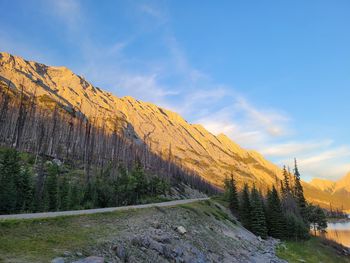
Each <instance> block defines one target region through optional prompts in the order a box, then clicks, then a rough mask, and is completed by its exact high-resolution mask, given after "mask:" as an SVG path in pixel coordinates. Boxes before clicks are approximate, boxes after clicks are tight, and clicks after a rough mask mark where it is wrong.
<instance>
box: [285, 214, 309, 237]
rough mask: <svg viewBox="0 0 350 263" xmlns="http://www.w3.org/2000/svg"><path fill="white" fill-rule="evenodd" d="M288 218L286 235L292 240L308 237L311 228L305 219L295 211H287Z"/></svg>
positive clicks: (286, 216)
mask: <svg viewBox="0 0 350 263" xmlns="http://www.w3.org/2000/svg"><path fill="white" fill-rule="evenodd" d="M285 218H286V233H287V235H286V237H287V238H288V239H292V240H296V241H297V240H300V239H306V238H308V236H309V235H308V233H309V228H308V227H307V226H306V225H305V223H304V221H303V220H302V219H301V218H300V217H298V216H296V215H295V214H293V213H290V212H287V213H286V215H285Z"/></svg>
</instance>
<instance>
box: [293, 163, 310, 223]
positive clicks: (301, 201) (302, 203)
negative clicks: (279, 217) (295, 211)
mask: <svg viewBox="0 0 350 263" xmlns="http://www.w3.org/2000/svg"><path fill="white" fill-rule="evenodd" d="M294 178H295V185H294V193H295V198H296V201H297V204H298V207H299V211H300V215H301V217H302V218H303V220H304V222H307V221H308V215H307V204H306V200H305V196H304V190H303V186H302V185H301V181H300V173H299V169H298V165H297V160H296V159H294Z"/></svg>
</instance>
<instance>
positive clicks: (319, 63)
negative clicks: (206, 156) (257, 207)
mask: <svg viewBox="0 0 350 263" xmlns="http://www.w3.org/2000/svg"><path fill="white" fill-rule="evenodd" d="M215 3H216V4H215ZM217 3H218V2H215V1H194V0H192V1H92V0H90V1H89V0H84V1H82V0H81V1H79V0H71V1H69V0H57V1H54V0H47V1H44V0H37V1H25V0H23V1H14V0H12V1H8V0H1V9H2V10H3V12H2V16H1V17H0V49H1V50H2V51H6V52H10V53H13V54H15V55H20V56H23V57H25V58H26V59H29V60H36V61H40V62H43V63H46V64H49V65H64V66H67V67H68V68H70V69H72V70H73V71H74V72H76V73H78V74H80V75H83V76H84V77H85V78H86V79H87V80H89V81H91V82H92V83H93V84H94V85H96V86H99V87H101V88H103V89H105V90H109V91H111V92H113V93H114V94H115V95H117V96H124V95H131V96H134V97H136V98H138V99H142V100H145V101H150V102H154V103H157V104H159V105H161V106H163V107H166V108H168V109H171V110H174V111H176V112H179V113H180V114H181V115H182V116H184V117H185V118H186V119H187V120H188V121H190V122H192V123H201V124H203V125H204V126H205V127H206V128H207V129H209V130H210V131H212V132H213V133H215V134H218V133H221V132H222V133H225V134H227V135H228V136H229V137H231V138H232V139H233V140H234V141H236V142H238V143H239V144H240V145H242V146H243V147H246V148H249V149H256V150H258V151H260V152H261V153H263V154H264V155H265V156H266V157H267V158H268V159H269V160H272V161H274V162H275V163H277V164H279V165H281V164H284V163H286V164H289V163H291V160H292V159H293V158H294V157H296V158H298V160H299V163H300V168H301V170H302V171H303V178H304V179H305V180H309V179H310V178H312V177H322V178H329V179H337V178H339V177H341V176H343V175H345V173H346V172H347V171H350V161H349V160H350V159H349V157H350V136H349V134H350V124H349V116H350V105H349V99H350V16H349V15H348V14H349V12H350V2H349V1H347V0H344V1H341V0H337V1H330V0H329V1H321V0H317V1H316V0H315V1H311V0H309V1H304V0H303V1H296V0H293V1H243V0H242V1H220V2H219V3H220V4H217ZM4 10H5V12H4Z"/></svg>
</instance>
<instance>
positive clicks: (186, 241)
mask: <svg viewBox="0 0 350 263" xmlns="http://www.w3.org/2000/svg"><path fill="white" fill-rule="evenodd" d="M110 223H111V222H109V224H110ZM113 225H114V227H115V229H118V232H117V234H111V235H109V236H106V237H105V238H102V239H100V240H96V245H95V246H90V247H89V248H85V249H83V250H81V251H65V252H64V253H63V255H62V256H61V257H57V258H54V259H53V260H52V262H53V263H63V262H76V263H97V262H150V263H151V262H152V263H153V262H188V263H192V262H193V263H195V262H196V263H204V262H220V263H221V262H285V261H283V260H281V259H279V258H277V257H276V255H275V246H276V244H277V243H278V241H276V240H274V239H269V240H262V239H260V238H259V237H256V236H255V235H253V234H252V233H250V232H248V231H247V230H245V229H244V228H242V227H241V226H240V224H239V223H238V222H237V221H236V220H235V219H234V218H233V217H232V216H231V215H230V214H229V213H228V211H227V210H226V209H225V208H224V207H223V206H221V205H219V204H218V203H216V202H214V201H204V202H197V203H193V204H186V205H181V206H176V207H170V208H154V209H147V210H146V209H145V210H144V211H142V213H137V214H134V215H133V216H126V217H123V218H121V219H120V220H115V221H113ZM86 227H89V226H86Z"/></svg>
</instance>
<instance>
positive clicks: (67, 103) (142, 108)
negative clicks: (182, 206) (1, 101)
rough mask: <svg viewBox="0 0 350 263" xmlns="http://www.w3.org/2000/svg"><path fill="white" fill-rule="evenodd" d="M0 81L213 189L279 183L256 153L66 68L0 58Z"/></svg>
mask: <svg viewBox="0 0 350 263" xmlns="http://www.w3.org/2000/svg"><path fill="white" fill-rule="evenodd" d="M0 78H1V79H0V80H1V81H2V82H3V85H8V84H9V83H10V84H9V86H10V88H11V89H12V90H13V91H15V92H17V94H19V92H20V90H22V88H23V92H24V93H25V94H27V95H29V96H35V97H36V98H37V99H38V100H39V101H40V102H41V106H42V107H50V103H51V102H52V101H55V102H56V103H59V105H61V107H62V109H64V110H66V111H69V112H70V111H74V112H80V113H81V114H83V115H84V116H85V117H86V118H87V119H90V120H94V121H93V123H94V125H95V126H98V127H101V128H103V129H106V130H107V131H108V132H109V133H111V134H112V133H113V132H118V133H120V134H121V135H125V134H128V136H129V138H132V140H134V142H136V143H145V144H146V145H147V146H148V148H149V149H150V150H151V151H152V152H153V153H155V154H156V155H157V156H160V157H162V158H163V159H167V158H169V159H171V160H172V161H173V162H174V163H176V164H177V165H178V166H180V167H184V168H186V169H188V170H191V171H192V170H193V171H194V172H195V173H196V174H198V175H199V176H201V177H202V178H204V179H206V180H207V181H209V182H210V183H212V184H214V185H216V186H219V187H221V186H222V183H223V180H224V178H225V177H226V176H229V175H230V174H231V173H233V174H234V176H235V178H236V180H237V182H238V185H239V186H242V185H243V183H249V184H252V183H255V185H257V186H258V187H261V188H263V189H266V187H269V186H271V185H272V184H274V183H276V181H278V179H280V178H281V171H280V168H279V167H277V166H276V165H274V164H272V163H271V162H269V161H267V160H266V159H264V157H263V156H261V155H260V154H259V153H257V152H255V151H250V150H245V149H243V148H241V147H240V146H239V145H237V144H236V143H234V142H233V141H231V140H230V139H229V138H228V137H227V136H225V135H223V134H220V135H218V136H215V135H213V134H211V133H210V132H208V131H207V130H206V129H205V128H204V127H202V126H201V125H199V124H190V123H188V122H187V121H186V120H184V119H183V118H182V117H181V116H180V115H178V114H177V113H174V112H172V111H169V110H166V109H162V108H160V107H158V106H156V105H154V104H152V103H147V102H141V101H138V100H136V99H134V98H132V97H122V98H118V97H116V96H114V95H112V94H111V93H109V92H105V91H103V90H102V89H100V88H98V87H94V86H93V85H91V84H90V83H89V82H87V81H86V80H85V79H84V78H82V77H81V76H78V75H76V74H74V73H73V72H72V71H70V70H69V69H67V68H65V67H50V66H46V65H43V64H40V63H37V62H32V61H26V60H24V59H22V58H20V57H16V56H12V55H10V54H7V53H0ZM344 184H345V185H346V184H347V182H346V181H344ZM304 188H305V193H306V197H307V198H308V200H309V201H313V202H316V203H319V204H321V205H323V206H328V205H329V200H331V201H332V204H333V205H334V206H341V205H344V208H346V209H350V202H349V199H348V196H347V195H346V193H348V192H347V191H345V192H339V191H338V192H337V193H336V194H335V193H331V192H329V191H328V190H327V189H323V188H319V187H314V186H312V185H309V184H307V183H304ZM344 189H345V190H346V189H347V188H344ZM347 190H348V189H347ZM344 196H345V197H346V198H344Z"/></svg>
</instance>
